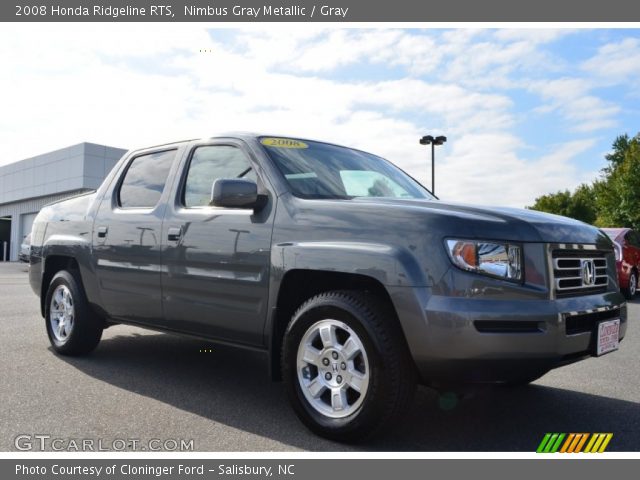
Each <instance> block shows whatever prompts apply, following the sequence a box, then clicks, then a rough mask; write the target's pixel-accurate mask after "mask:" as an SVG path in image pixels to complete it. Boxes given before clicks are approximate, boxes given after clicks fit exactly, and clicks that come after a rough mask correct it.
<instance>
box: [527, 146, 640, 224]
mask: <svg viewBox="0 0 640 480" xmlns="http://www.w3.org/2000/svg"><path fill="white" fill-rule="evenodd" d="M605 158H606V159H607V161H608V162H609V164H608V165H607V166H606V167H605V168H603V169H602V176H601V178H599V179H597V180H596V181H594V182H593V184H592V185H584V184H583V185H580V186H579V187H578V188H577V189H576V190H575V191H574V192H573V193H572V192H570V191H569V190H565V191H564V192H562V191H560V192H556V193H550V194H547V195H543V196H541V197H538V198H536V200H535V203H534V204H533V206H531V207H527V208H531V209H533V210H540V211H542V212H548V213H554V214H556V215H564V216H566V217H571V218H575V219H577V220H581V221H583V222H586V223H591V224H595V225H597V226H599V227H631V228H634V229H640V134H638V135H636V136H635V137H633V138H629V136H628V135H627V134H624V135H620V136H618V137H617V138H616V139H615V140H614V142H613V145H612V152H611V153H609V154H607V155H606V156H605Z"/></svg>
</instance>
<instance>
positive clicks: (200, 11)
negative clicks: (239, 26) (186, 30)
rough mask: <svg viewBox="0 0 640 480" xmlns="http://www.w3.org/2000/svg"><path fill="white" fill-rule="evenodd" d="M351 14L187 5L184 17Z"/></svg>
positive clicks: (296, 7) (339, 10) (313, 9)
mask: <svg viewBox="0 0 640 480" xmlns="http://www.w3.org/2000/svg"><path fill="white" fill-rule="evenodd" d="M348 14H349V7H344V8H343V7H333V6H329V5H318V6H315V5H313V6H311V7H304V6H301V5H287V6H273V5H262V6H258V7H246V6H242V5H233V6H231V7H216V6H214V5H208V6H206V7H200V6H196V5H185V6H184V15H185V16H187V17H194V16H195V17H228V16H235V17H249V18H260V17H310V18H312V17H313V16H314V15H320V16H323V17H341V18H346V17H347V15H348Z"/></svg>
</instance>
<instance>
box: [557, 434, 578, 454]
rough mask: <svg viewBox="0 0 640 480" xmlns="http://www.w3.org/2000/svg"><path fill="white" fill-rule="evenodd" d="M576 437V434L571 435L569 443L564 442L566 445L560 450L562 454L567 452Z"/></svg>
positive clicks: (568, 438)
mask: <svg viewBox="0 0 640 480" xmlns="http://www.w3.org/2000/svg"><path fill="white" fill-rule="evenodd" d="M575 437H576V434H575V433H570V434H569V436H568V437H567V441H566V442H564V445H562V448H561V449H560V453H565V452H566V451H567V448H569V445H571V442H573V439H574V438H575Z"/></svg>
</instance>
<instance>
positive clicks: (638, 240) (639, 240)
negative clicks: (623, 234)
mask: <svg viewBox="0 0 640 480" xmlns="http://www.w3.org/2000/svg"><path fill="white" fill-rule="evenodd" d="M627 242H629V244H631V245H632V246H634V247H636V248H640V235H638V232H636V231H634V230H631V231H629V233H627Z"/></svg>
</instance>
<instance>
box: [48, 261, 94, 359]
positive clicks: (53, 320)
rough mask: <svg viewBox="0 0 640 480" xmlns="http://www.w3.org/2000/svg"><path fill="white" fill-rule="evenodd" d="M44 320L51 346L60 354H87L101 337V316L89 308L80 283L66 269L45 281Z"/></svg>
mask: <svg viewBox="0 0 640 480" xmlns="http://www.w3.org/2000/svg"><path fill="white" fill-rule="evenodd" d="M45 323H46V328H47V335H48V336H49V341H50V342H51V346H52V347H53V349H54V350H55V351H56V352H57V353H60V354H62V355H83V354H86V353H89V352H91V351H92V350H93V349H95V348H96V346H97V345H98V343H99V342H100V338H101V337H102V330H103V328H102V321H101V319H100V318H98V317H97V316H96V315H95V314H94V313H93V311H92V310H91V308H90V307H89V304H88V302H87V299H86V296H85V293H84V290H83V288H82V284H81V283H80V282H79V281H78V280H77V279H76V277H75V276H74V275H73V274H72V273H70V272H68V271H66V270H62V271H60V272H58V273H56V274H55V276H54V277H53V279H52V280H51V283H50V284H49V288H48V290H47V296H46V299H45Z"/></svg>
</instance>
